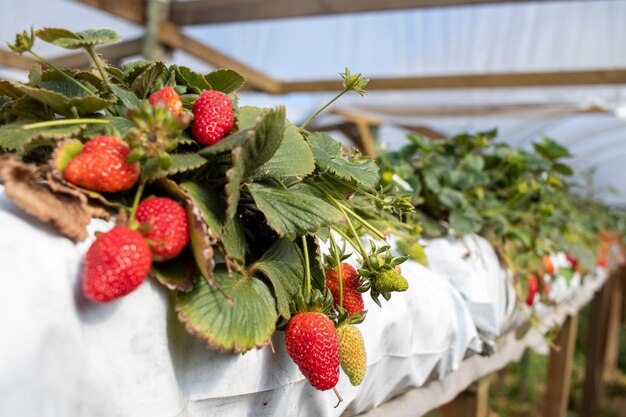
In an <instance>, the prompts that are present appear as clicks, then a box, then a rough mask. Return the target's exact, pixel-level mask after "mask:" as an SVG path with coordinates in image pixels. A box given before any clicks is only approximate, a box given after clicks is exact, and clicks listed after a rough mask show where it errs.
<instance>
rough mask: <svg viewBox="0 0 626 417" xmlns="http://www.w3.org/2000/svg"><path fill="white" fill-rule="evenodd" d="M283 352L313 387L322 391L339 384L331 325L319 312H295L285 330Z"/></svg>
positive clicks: (336, 351) (335, 342) (333, 329)
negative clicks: (285, 351)
mask: <svg viewBox="0 0 626 417" xmlns="http://www.w3.org/2000/svg"><path fill="white" fill-rule="evenodd" d="M285 346H286V347H287V353H288V354H289V356H290V357H291V359H293V361H294V362H295V363H296V365H298V368H300V371H301V372H302V373H303V374H304V376H305V378H306V379H308V380H309V382H310V383H311V385H313V387H314V388H316V389H318V390H320V391H325V390H328V389H331V388H333V387H334V386H335V385H337V382H338V381H339V341H338V340H337V331H336V330H335V325H334V323H333V322H332V320H330V319H329V318H328V317H326V316H325V315H324V314H322V313H311V312H309V313H298V314H296V315H295V316H293V317H292V318H291V320H289V324H288V325H287V329H286V330H285Z"/></svg>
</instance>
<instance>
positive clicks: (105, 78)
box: [85, 46, 112, 91]
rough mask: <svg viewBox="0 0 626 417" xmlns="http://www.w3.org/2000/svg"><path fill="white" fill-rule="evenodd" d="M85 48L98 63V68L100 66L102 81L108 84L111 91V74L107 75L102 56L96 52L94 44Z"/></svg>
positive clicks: (95, 62) (96, 63) (94, 61)
mask: <svg viewBox="0 0 626 417" xmlns="http://www.w3.org/2000/svg"><path fill="white" fill-rule="evenodd" d="M85 50H86V51H87V53H88V54H89V56H90V57H91V59H92V61H93V63H94V64H95V65H96V68H98V71H99V72H100V76H101V77H102V81H103V82H104V85H106V86H107V88H108V89H109V91H111V90H112V87H111V82H110V81H109V76H108V75H107V73H106V71H105V70H104V68H103V67H102V61H100V58H99V57H98V55H97V54H96V53H95V52H94V50H93V46H90V47H87V48H85Z"/></svg>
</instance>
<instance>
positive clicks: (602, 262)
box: [596, 256, 609, 268]
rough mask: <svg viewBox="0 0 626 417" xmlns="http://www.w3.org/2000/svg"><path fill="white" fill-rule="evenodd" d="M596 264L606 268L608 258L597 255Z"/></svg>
mask: <svg viewBox="0 0 626 417" xmlns="http://www.w3.org/2000/svg"><path fill="white" fill-rule="evenodd" d="M596 264H597V265H598V266H599V267H600V268H608V266H609V260H608V258H607V257H606V256H598V260H597V261H596Z"/></svg>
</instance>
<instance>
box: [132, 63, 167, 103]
mask: <svg viewBox="0 0 626 417" xmlns="http://www.w3.org/2000/svg"><path fill="white" fill-rule="evenodd" d="M166 72H167V68H166V67H165V64H163V63H162V62H154V63H152V64H151V65H150V66H149V67H148V68H146V69H144V71H143V72H142V73H141V74H140V75H139V76H138V77H137V78H135V80H134V81H133V84H132V89H133V91H134V92H135V94H136V95H137V97H139V98H142V99H145V98H147V97H148V94H149V93H150V92H151V91H152V90H154V89H155V88H156V87H157V86H158V85H159V82H160V81H162V79H163V78H164V77H166Z"/></svg>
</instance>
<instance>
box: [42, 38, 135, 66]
mask: <svg viewBox="0 0 626 417" xmlns="http://www.w3.org/2000/svg"><path fill="white" fill-rule="evenodd" d="M142 45H143V39H142V38H137V39H132V40H129V41H124V42H120V43H116V44H114V45H107V46H102V47H100V48H96V52H98V53H99V54H100V55H102V56H103V57H104V58H105V59H107V60H108V61H110V62H115V61H118V60H120V59H122V58H128V57H129V56H133V55H140V54H141V47H142ZM50 62H51V63H52V64H54V65H56V66H58V67H61V68H86V67H89V66H90V65H91V59H90V58H89V56H88V55H87V54H86V53H85V52H78V53H72V54H69V55H65V56H61V57H58V58H54V59H51V60H50Z"/></svg>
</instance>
